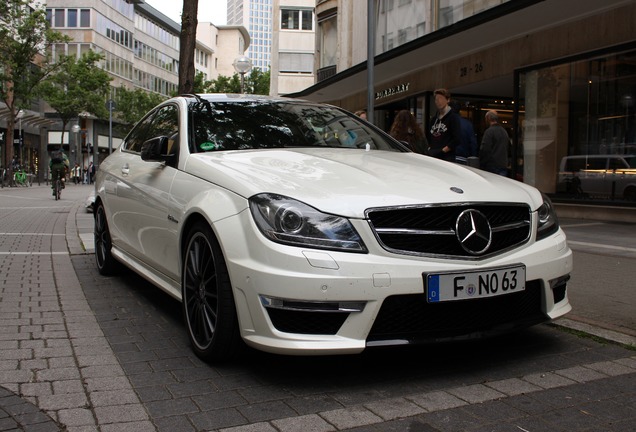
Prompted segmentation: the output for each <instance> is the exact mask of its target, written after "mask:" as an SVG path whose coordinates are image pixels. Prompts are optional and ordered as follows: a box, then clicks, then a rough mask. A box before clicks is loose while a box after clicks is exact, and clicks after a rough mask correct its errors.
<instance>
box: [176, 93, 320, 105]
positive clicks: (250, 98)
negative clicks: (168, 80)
mask: <svg viewBox="0 0 636 432" xmlns="http://www.w3.org/2000/svg"><path fill="white" fill-rule="evenodd" d="M177 97H182V98H186V99H188V100H191V101H196V100H197V99H199V98H201V99H205V100H207V101H208V102H257V101H258V102H272V103H276V102H287V103H302V104H312V105H325V104H318V103H315V102H310V101H307V100H303V99H292V98H286V97H282V96H266V95H253V94H238V93H199V94H185V95H179V96H177Z"/></svg>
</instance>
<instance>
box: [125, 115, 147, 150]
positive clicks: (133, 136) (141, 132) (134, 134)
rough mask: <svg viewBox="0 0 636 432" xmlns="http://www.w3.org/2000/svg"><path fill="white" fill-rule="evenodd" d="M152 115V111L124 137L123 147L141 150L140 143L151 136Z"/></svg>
mask: <svg viewBox="0 0 636 432" xmlns="http://www.w3.org/2000/svg"><path fill="white" fill-rule="evenodd" d="M153 116H154V113H153V114H150V115H149V116H148V117H146V118H145V119H143V120H142V121H140V122H139V123H137V125H136V126H135V127H134V128H133V130H131V131H130V133H129V134H128V136H127V137H126V141H125V142H124V144H123V145H124V149H126V150H129V151H133V152H137V153H139V152H140V151H141V145H142V144H143V143H144V142H145V141H147V140H148V139H150V138H151V135H150V134H151V128H150V124H151V122H152V117H153Z"/></svg>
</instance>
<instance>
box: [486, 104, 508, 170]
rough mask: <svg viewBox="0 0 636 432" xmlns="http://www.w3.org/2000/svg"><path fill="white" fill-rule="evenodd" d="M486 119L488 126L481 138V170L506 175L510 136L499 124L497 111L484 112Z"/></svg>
mask: <svg viewBox="0 0 636 432" xmlns="http://www.w3.org/2000/svg"><path fill="white" fill-rule="evenodd" d="M486 121H487V122H488V123H489V124H490V127H489V128H488V129H486V132H484V136H483V138H482V140H481V148H480V150H479V164H480V166H481V169H483V170H486V171H490V172H493V173H495V174H499V175H502V176H507V175H508V146H509V145H510V137H509V136H508V132H506V130H505V129H504V128H503V126H501V125H500V124H499V115H498V114H497V111H495V110H490V111H488V112H486Z"/></svg>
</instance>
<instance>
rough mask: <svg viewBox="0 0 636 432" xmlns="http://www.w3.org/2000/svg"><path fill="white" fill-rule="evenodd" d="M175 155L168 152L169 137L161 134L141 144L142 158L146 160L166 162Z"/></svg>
mask: <svg viewBox="0 0 636 432" xmlns="http://www.w3.org/2000/svg"><path fill="white" fill-rule="evenodd" d="M173 157H174V155H170V154H168V137H167V136H159V137H156V138H152V139H149V140H148V141H146V142H144V143H143V144H142V145H141V159H142V160H145V161H150V162H152V161H154V162H166V161H169V160H171V159H172V158H173Z"/></svg>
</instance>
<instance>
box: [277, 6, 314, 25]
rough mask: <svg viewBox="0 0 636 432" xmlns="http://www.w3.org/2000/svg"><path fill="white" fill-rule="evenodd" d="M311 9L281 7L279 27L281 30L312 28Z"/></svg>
mask: <svg viewBox="0 0 636 432" xmlns="http://www.w3.org/2000/svg"><path fill="white" fill-rule="evenodd" d="M313 15H314V13H313V11H312V10H309V9H281V10H280V16H281V20H280V28H281V29H282V30H313V29H314V18H313Z"/></svg>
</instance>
